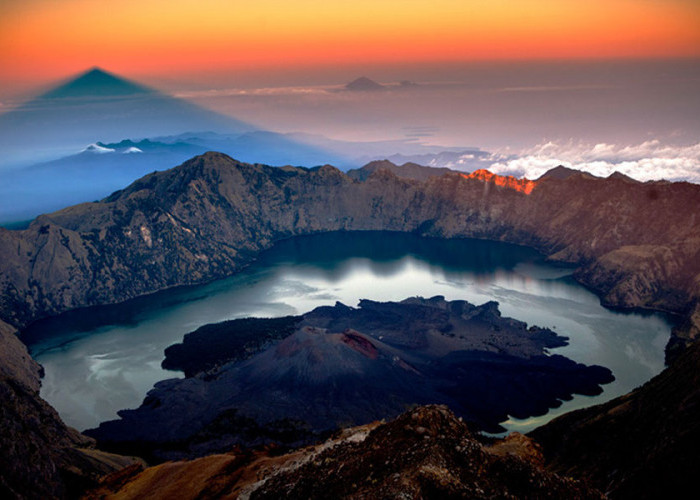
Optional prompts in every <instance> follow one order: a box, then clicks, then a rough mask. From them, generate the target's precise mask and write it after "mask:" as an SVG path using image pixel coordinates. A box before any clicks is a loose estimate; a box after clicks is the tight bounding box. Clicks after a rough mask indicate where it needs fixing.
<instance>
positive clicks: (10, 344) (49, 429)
mask: <svg viewBox="0 0 700 500" xmlns="http://www.w3.org/2000/svg"><path fill="white" fill-rule="evenodd" d="M39 374H40V367H39V365H37V363H36V362H35V361H34V360H32V359H31V357H30V356H29V354H28V353H27V349H26V347H25V346H24V345H23V344H22V343H21V342H20V341H19V339H18V338H17V335H16V331H15V330H14V329H13V328H11V327H10V326H9V325H7V324H6V323H3V322H1V321H0V429H2V432H1V433H0V497H2V498H7V499H13V498H23V499H27V498H36V499H46V498H63V497H74V496H75V495H76V494H78V493H79V492H81V491H83V490H84V489H85V488H88V487H94V486H95V485H96V484H97V480H98V479H99V478H100V477H101V476H103V475H104V474H107V473H110V472H113V471H115V470H117V469H120V468H122V467H125V466H127V465H130V464H133V463H135V462H136V460H134V459H132V458H128V457H121V456H118V455H113V454H110V453H105V452H102V451H99V450H97V449H95V446H94V444H95V443H94V441H93V440H92V439H90V438H88V437H86V436H83V435H81V434H80V433H78V431H76V430H74V429H71V428H68V427H66V426H65V425H64V424H63V422H62V421H61V419H60V417H59V416H58V414H57V413H56V411H55V410H54V409H53V408H51V407H50V406H49V405H48V404H47V403H46V402H44V401H43V400H42V399H41V398H39V394H38V391H39V386H40V380H39Z"/></svg>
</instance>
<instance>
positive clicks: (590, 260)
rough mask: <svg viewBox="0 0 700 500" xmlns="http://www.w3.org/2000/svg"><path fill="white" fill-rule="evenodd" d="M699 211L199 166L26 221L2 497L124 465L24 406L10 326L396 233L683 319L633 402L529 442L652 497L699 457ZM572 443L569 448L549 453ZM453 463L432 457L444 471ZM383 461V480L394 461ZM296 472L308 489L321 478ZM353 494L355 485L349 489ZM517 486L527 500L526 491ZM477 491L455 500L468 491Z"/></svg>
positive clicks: (9, 287)
mask: <svg viewBox="0 0 700 500" xmlns="http://www.w3.org/2000/svg"><path fill="white" fill-rule="evenodd" d="M358 179H364V180H358ZM699 200H700V186H697V185H693V184H688V183H668V182H648V183H639V182H636V181H633V180H631V179H629V178H626V177H624V176H620V175H613V176H611V177H610V178H607V179H599V178H594V177H592V176H590V175H587V174H582V173H576V172H572V171H567V170H566V169H561V168H560V169H555V171H553V172H550V173H548V174H546V175H545V176H543V177H542V178H541V179H538V180H537V181H529V182H524V181H518V180H516V179H512V178H510V179H509V178H502V177H498V176H493V175H491V174H489V173H487V172H483V171H481V172H475V173H474V174H471V175H465V174H460V173H456V172H455V173H447V174H445V175H442V176H438V177H435V176H428V178H427V179H425V180H420V181H419V180H415V179H408V178H403V177H401V176H398V175H396V174H395V173H392V172H390V171H388V170H387V169H382V168H377V169H376V171H374V172H372V173H371V174H370V175H368V176H367V177H366V178H364V176H362V175H360V176H357V177H356V178H355V179H353V178H351V177H349V176H347V175H345V174H343V173H342V172H340V171H338V170H337V169H335V168H333V167H330V166H324V167H320V168H316V169H303V168H292V167H285V168H271V167H266V166H263V165H248V164H243V163H240V162H237V161H235V160H233V159H231V158H229V157H227V156H225V155H222V154H218V153H207V154H205V155H202V156H199V157H196V158H193V159H192V160H190V161H188V162H186V163H184V164H183V165H181V166H179V167H176V168H174V169H171V170H169V171H166V172H157V173H153V174H151V175H148V176H146V177H144V178H142V179H140V180H138V181H136V182H135V183H133V184H132V185H130V186H129V187H127V188H126V189H124V190H122V191H118V192H116V193H114V194H113V195H111V196H110V197H108V198H106V199H105V200H102V201H100V202H96V203H85V204H81V205H77V206H74V207H70V208H67V209H65V210H61V211H59V212H55V213H53V214H48V215H43V216H40V217H38V218H37V219H36V220H35V221H34V222H33V223H32V224H31V225H30V227H29V228H28V229H26V230H23V231H8V230H4V229H0V320H2V323H0V327H2V329H3V331H4V333H3V338H2V342H3V345H2V346H0V347H2V349H0V361H1V362H0V368H1V370H0V375H1V376H2V379H1V384H0V388H1V389H2V391H3V397H2V398H1V399H0V427H1V428H2V429H3V434H2V437H1V439H2V443H0V445H1V446H0V457H1V458H2V467H1V468H0V493H2V496H3V497H9V498H14V497H19V498H27V497H29V498H32V497H36V498H51V497H58V498H60V497H65V496H67V495H71V494H72V493H73V492H74V491H75V490H76V486H75V485H76V484H80V485H81V486H80V487H84V485H85V482H84V481H83V479H80V480H79V481H75V480H74V479H75V478H76V477H79V478H88V482H89V481H93V480H94V478H95V477H96V475H97V474H99V473H101V472H106V471H107V470H111V469H114V468H117V467H118V466H117V463H118V462H119V463H121V464H123V463H127V462H120V461H121V460H123V459H120V458H115V457H112V458H110V459H108V460H107V459H102V458H101V459H100V460H98V461H97V462H99V463H100V464H101V465H99V466H96V461H95V460H93V458H94V457H95V456H97V455H98V454H101V453H102V452H94V453H93V451H88V452H84V451H81V450H84V449H85V448H84V447H85V446H88V450H89V449H90V448H89V446H90V441H88V440H86V438H85V437H84V436H80V435H79V434H77V433H76V432H75V431H73V430H71V429H68V428H66V427H65V425H64V424H63V423H62V422H61V421H60V419H59V418H58V416H57V415H56V413H55V412H54V411H53V410H52V409H51V408H50V407H48V405H46V403H44V402H43V401H42V400H41V399H40V398H39V397H38V393H37V390H36V388H37V387H38V379H37V378H36V373H37V370H38V368H37V367H36V365H35V364H33V363H32V362H31V360H30V359H28V357H27V355H26V351H23V350H22V346H20V345H19V344H18V343H17V342H16V338H14V337H13V335H15V330H14V329H15V328H23V327H25V326H27V325H28V324H30V323H31V322H33V321H35V320H37V319H39V318H42V317H47V316H51V315H55V314H58V313H61V312H63V311H67V310H70V309H75V308H79V307H84V306H90V305H98V304H111V303H116V302H120V301H123V300H126V299H129V298H132V297H136V296H139V295H143V294H145V293H150V292H154V291H157V290H161V289H164V288H168V287H172V286H177V285H186V284H194V283H202V282H205V281H209V280H213V279H216V278H219V277H223V276H226V275H229V274H231V273H233V272H235V271H236V270H238V269H240V268H241V267H242V266H245V265H246V264H248V263H249V262H251V261H252V259H254V258H255V256H256V255H257V254H258V253H259V252H260V251H261V250H263V249H266V248H269V247H270V246H271V245H272V244H274V242H276V241H279V240H280V239H283V238H287V237H291V236H296V235H302V234H310V233H314V232H322V231H338V230H347V231H352V230H393V231H405V232H414V233H417V234H421V235H428V236H435V237H443V238H457V237H474V238H484V239H491V240H498V241H508V242H512V243H518V244H522V245H527V246H530V247H533V248H536V249H538V250H539V251H541V252H542V253H544V254H545V255H547V256H548V257H549V258H550V259H552V260H557V261H564V262H569V263H573V264H575V265H576V266H577V271H576V273H575V277H576V279H578V280H579V281H580V282H581V283H583V284H585V285H587V286H588V287H590V288H591V289H592V290H594V291H595V292H596V293H597V294H598V295H599V296H600V297H601V300H602V301H603V303H604V304H606V305H608V306H616V307H639V308H648V309H654V310H663V311H668V312H672V313H675V314H678V315H680V318H681V321H680V322H679V326H678V327H677V328H675V329H674V332H673V338H672V339H671V342H670V343H669V346H668V349H667V355H668V356H667V359H668V360H669V362H671V366H670V368H669V369H668V370H666V371H665V372H663V373H662V374H661V375H659V377H657V378H655V379H654V380H653V381H652V382H650V383H649V384H647V385H645V386H644V387H642V388H641V389H639V390H637V391H635V392H634V393H632V394H631V395H628V396H625V397H623V398H620V399H618V400H615V401H612V402H610V403H608V404H607V406H606V405H603V406H599V407H595V408H591V409H588V410H584V412H585V413H575V414H572V415H570V416H565V417H563V419H562V420H557V421H556V422H554V423H552V424H550V426H548V427H546V428H545V429H542V433H538V434H537V435H536V436H537V437H538V438H539V439H542V441H543V442H544V443H545V453H546V456H547V458H548V459H549V460H550V463H551V467H553V468H554V470H562V471H568V470H571V471H572V472H575V473H578V474H580V475H581V476H582V477H590V478H591V479H592V480H593V481H595V482H596V485H598V487H600V488H601V489H602V490H603V491H609V492H610V494H611V496H619V497H621V498H624V497H625V496H626V495H627V494H628V493H629V492H637V491H639V492H641V493H640V495H641V496H647V497H648V496H652V494H653V493H654V490H652V489H649V488H645V485H646V484H648V481H650V480H654V481H656V482H657V483H658V484H661V485H672V484H675V483H676V482H678V477H679V471H680V472H681V473H682V474H685V476H684V477H685V478H688V477H692V474H693V467H694V466H695V465H696V464H697V463H698V462H699V461H700V458H699V457H698V452H697V449H698V448H697V447H696V446H692V445H691V446H688V443H689V442H691V443H692V442H697V441H698V431H697V422H699V421H700V416H699V413H700V412H698V404H697V402H696V399H697V398H696V397H695V396H694V395H696V394H697V388H698V386H699V385H700V382H699V381H698V379H697V374H698V372H699V371H700V370H698V361H697V359H695V358H692V356H693V354H692V353H693V352H696V351H688V352H690V353H691V354H683V353H684V351H685V350H686V346H687V345H689V344H691V343H692V342H693V341H694V340H695V339H696V338H697V337H698V335H700V304H699V302H698V299H699V298H700V224H699V223H698V221H700V201H699ZM7 332H9V333H7ZM8 335H11V336H8ZM688 356H691V357H690V358H689V357H688ZM675 360H677V361H675ZM659 380H661V381H662V383H660V382H658V381H659ZM677 388H681V389H680V390H677ZM683 391H686V392H683ZM667 395H668V396H669V397H671V398H672V399H671V400H669V403H668V405H666V406H663V407H662V409H661V411H660V412H659V413H658V414H656V413H654V412H653V411H651V408H653V406H654V405H655V404H657V403H658V402H659V401H666V399H664V398H663V396H667ZM625 398H628V399H625ZM644 415H656V416H657V417H658V419H659V420H658V421H659V422H662V424H663V425H657V426H656V427H654V428H653V429H652V428H649V427H644V425H646V424H643V422H642V421H641V420H639V419H640V418H643V416H644ZM677 416H678V417H679V418H678V422H680V423H678V424H677V423H676V417H677ZM621 423H622V424H621ZM626 424H628V425H626ZM638 425H641V427H637V426H638ZM422 427H426V426H422ZM448 427H449V425H448ZM546 429H549V431H547V430H546ZM639 429H649V432H642V433H640V431H639ZM569 432H571V434H570V436H571V437H570V438H569V439H565V440H562V437H563V436H565V435H568V433H569ZM438 435H439V433H438ZM611 436H613V438H610V437H611ZM428 441H429V440H428ZM563 443H565V444H563ZM460 446H461V445H460ZM348 449H349V448H348ZM625 450H629V456H638V457H649V459H648V460H644V461H643V462H644V466H643V467H642V466H640V465H639V464H638V461H630V460H629V459H626V458H625V457H624V456H623V454H624V452H625ZM374 451H375V452H376V450H374ZM76 453H77V454H76ZM450 453H451V452H448V451H447V449H445V450H442V449H440V450H439V452H437V451H436V455H445V456H446V457H448V458H449V457H452V455H451V454H450ZM85 457H92V458H91V459H90V460H87V459H86V458H85ZM399 457H400V455H397V457H396V460H399ZM579 457H581V460H580V461H579ZM665 457H683V458H684V460H683V461H682V463H681V464H679V465H678V466H677V467H673V468H672V467H669V466H668V464H676V463H677V462H673V461H671V460H666V459H665ZM201 460H207V458H204V459H201ZM209 460H214V461H215V458H210V459H209ZM401 460H404V458H401ZM436 460H437V458H436ZM449 460H452V458H449ZM110 461H111V465H109V466H108V467H107V468H105V466H104V464H106V463H110ZM390 463H391V464H393V465H395V466H396V467H397V468H398V467H400V464H401V463H404V462H401V463H399V462H395V463H393V462H390ZM489 463H491V462H489ZM440 464H442V462H430V463H428V464H427V468H426V469H425V470H423V469H421V470H423V472H420V473H415V474H412V475H411V474H410V473H408V472H407V475H408V476H410V477H414V478H417V479H416V483H415V484H417V483H420V484H428V487H432V486H430V484H435V482H433V483H431V482H430V480H424V479H422V478H423V477H425V475H426V474H427V475H428V476H430V474H431V472H430V471H435V470H438V469H439V467H441V465H440ZM453 464H457V465H459V466H460V467H465V469H464V472H463V473H464V474H466V476H462V475H460V474H462V472H459V471H455V472H454V474H452V473H450V474H449V475H447V474H444V475H443V474H442V473H441V472H440V473H439V474H438V473H435V474H433V477H436V478H438V479H436V481H437V483H440V484H443V481H442V479H441V478H446V479H445V481H446V483H445V484H448V483H449V484H453V483H454V484H466V483H468V482H469V481H471V480H473V481H476V482H474V483H473V484H474V485H480V484H481V483H480V481H481V479H479V478H480V477H482V476H473V475H469V474H471V473H470V472H469V471H473V469H472V468H469V467H471V466H470V465H468V464H465V463H463V462H459V461H457V462H450V465H453ZM166 466H167V464H164V465H163V466H161V467H166ZM313 466H314V467H321V466H323V464H316V462H313ZM232 467H233V466H232ZM309 467H311V465H309ZM436 467H437V468H438V469H436ZM234 468H235V467H234ZM149 470H152V469H149ZM158 470H164V469H158ZM165 470H167V467H166V469H165ZM226 470H230V469H226ZM308 470H309V471H310V472H312V473H318V474H320V473H321V472H326V471H327V470H330V469H322V468H319V469H316V470H314V469H308ZM397 470H399V469H397ZM401 470H408V469H401ZM440 470H441V469H440ZM450 470H451V469H450ZM460 470H461V469H460ZM479 470H480V471H481V472H488V474H490V475H494V477H498V478H499V481H505V479H504V478H503V477H501V476H498V475H496V474H497V470H498V466H494V467H488V468H486V469H481V468H480V469H479ZM505 470H506V473H509V471H510V469H505ZM426 471H427V472H426ZM144 474H147V471H146V472H144ZM392 474H393V473H392ZM205 476H206V475H205ZM205 476H202V477H205ZM354 477H357V476H356V475H350V476H348V479H349V480H351V479H352V478H354ZM382 477H383V478H384V479H383V481H384V480H385V479H386V478H385V477H384V476H382ZM386 477H391V476H386ZM452 477H456V478H457V479H455V481H456V482H453V481H452V479H451V478H452ZM517 477H521V478H522V477H523V476H522V475H520V476H518V475H514V476H513V478H517ZM470 478H471V479H470ZM620 478H622V479H620ZM650 478H653V479H650ZM514 480H516V481H520V480H517V479H514ZM426 481H427V482H426ZM523 481H524V480H523ZM211 484H215V482H213V483H211ZM270 484H271V485H274V484H277V483H275V482H274V481H272V482H270ZM284 484H285V485H289V484H290V483H289V482H287V483H284ZM300 484H302V485H303V484H305V483H300ZM353 484H355V485H359V484H360V483H358V482H354V483H351V484H350V486H349V487H351V486H352V485H353ZM382 484H389V483H382ZM470 484H472V483H470ZM518 484H520V485H521V486H522V485H527V486H522V488H534V487H535V486H533V484H531V483H529V482H527V481H525V482H522V481H521V482H519V483H518ZM542 484H546V482H544V480H543V483H542ZM610 485H612V486H610ZM284 487H285V488H287V486H284ZM330 487H331V486H330V483H329V488H330ZM338 487H340V486H338ZM460 487H461V486H460ZM476 487H477V486H469V487H468V488H471V489H468V490H464V491H467V492H474V491H476V492H477V493H478V491H477V490H476V489H474V488H476ZM478 487H479V488H481V486H478ZM494 487H495V486H494ZM280 488H282V486H280ZM300 488H302V486H300ZM78 489H79V488H78ZM481 489H482V490H483V491H496V490H486V489H484V488H481ZM183 491H184V490H183ZM212 491H214V490H212ZM261 491H264V490H261ZM276 491H278V492H279V491H283V490H281V489H280V490H276ZM284 491H287V490H284ZM299 491H300V495H304V494H306V493H307V492H308V491H307V490H304V489H300V490H299ZM309 491H310V490H309ZM329 491H330V490H329ZM414 491H417V490H414ZM426 491H428V490H426ZM437 491H444V490H437ZM450 491H451V490H450ZM455 491H462V490H455ZM513 491H518V492H522V491H523V490H522V489H515V490H513ZM525 491H529V490H525ZM551 491H554V492H555V493H554V494H558V493H557V492H559V491H560V490H556V489H552V490H551ZM289 492H290V493H292V491H291V490H290V491H289ZM457 494H458V495H459V494H461V493H457ZM468 494H469V495H471V494H472V493H468ZM504 495H505V493H504ZM542 495H543V496H544V495H545V494H544V493H543V494H542ZM581 495H583V494H581ZM581 495H578V494H569V493H566V494H562V495H559V496H573V497H577V496H581ZM518 496H520V495H519V493H518Z"/></svg>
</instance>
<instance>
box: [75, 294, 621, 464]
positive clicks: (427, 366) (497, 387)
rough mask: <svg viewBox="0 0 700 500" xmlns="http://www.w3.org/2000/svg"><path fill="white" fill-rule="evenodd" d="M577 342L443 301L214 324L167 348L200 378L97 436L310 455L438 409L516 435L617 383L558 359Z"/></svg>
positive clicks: (117, 445)
mask: <svg viewBox="0 0 700 500" xmlns="http://www.w3.org/2000/svg"><path fill="white" fill-rule="evenodd" d="M494 332H498V334H497V335H496V334H494ZM566 344H567V342H566V338H564V337H561V336H559V335H557V334H555V333H554V332H553V331H551V330H547V329H543V328H538V327H535V326H531V327H529V328H528V326H527V325H526V324H525V323H523V322H521V321H518V320H515V319H512V318H504V317H502V316H501V314H500V311H499V310H498V304H497V303H495V302H488V303H486V304H483V305H481V306H475V305H472V304H470V303H468V302H466V301H461V300H456V301H446V300H445V299H444V297H439V296H438V297H433V298H430V299H423V298H420V297H415V298H410V299H406V300H403V301H401V302H375V301H370V300H361V301H360V304H359V307H357V308H353V307H348V306H346V305H344V304H340V303H336V305H335V306H333V307H330V306H324V307H318V308H316V309H314V310H313V311H310V312H308V313H306V314H304V315H302V316H301V317H287V318H276V319H255V318H247V319H243V320H234V321H229V322H225V323H221V324H218V325H207V326H205V327H203V328H201V329H199V330H198V331H196V332H193V333H191V334H188V335H187V336H186V337H185V340H184V342H183V343H182V344H176V345H174V346H171V347H169V348H168V349H167V350H166V359H165V361H164V362H163V365H164V367H167V368H169V369H173V368H174V369H179V368H187V369H188V373H187V378H185V379H172V380H166V381H161V382H159V383H158V384H157V386H156V387H155V388H153V389H152V390H151V391H149V393H148V397H147V398H146V400H145V401H144V403H143V404H142V405H141V407H139V408H137V409H135V410H122V411H120V412H119V416H120V417H121V419H120V420H113V421H109V422H103V423H102V424H100V426H99V428H97V429H92V430H89V431H86V434H87V435H89V436H91V437H94V438H96V439H97V440H98V442H99V443H100V445H101V446H102V447H104V448H105V449H109V450H116V451H120V452H125V451H126V452H127V453H137V452H138V453H139V454H143V453H147V456H149V457H155V458H156V459H161V460H162V459H164V458H167V459H173V458H182V457H183V456H184V457H186V456H192V455H195V456H197V455H203V454H209V453H215V452H221V451H225V450H227V449H229V448H230V447H231V446H232V445H233V444H238V445H244V446H253V445H260V444H263V443H269V442H273V443H278V444H284V445H287V446H289V445H298V444H300V443H305V442H309V441H315V440H318V438H319V437H321V436H323V435H325V434H328V433H329V432H331V431H336V430H338V429H339V428H342V427H343V426H348V425H359V424H363V423H367V422H371V421H373V420H379V419H382V418H391V417H395V416H397V415H398V414H400V413H401V412H402V411H404V409H405V408H409V407H411V406H414V405H417V404H426V403H431V402H432V403H443V404H448V405H449V406H450V408H452V410H453V411H455V412H456V413H457V414H458V415H459V416H461V417H463V418H465V419H466V420H467V421H469V422H473V423H474V425H475V426H478V428H479V429H484V430H487V431H489V432H503V431H504V430H505V429H503V428H502V427H501V426H500V425H499V422H502V421H504V420H506V419H507V418H508V415H512V416H515V417H517V418H528V417H531V416H535V415H541V414H544V413H546V412H547V410H548V409H549V408H552V407H555V406H557V405H558V404H559V400H560V399H570V398H571V396H572V394H573V393H577V394H586V395H596V394H600V393H601V392H602V388H601V387H600V386H599V384H604V383H608V382H611V381H612V380H614V377H613V376H612V374H611V372H610V370H608V369H606V368H603V367H600V366H584V365H581V364H577V363H575V362H573V361H571V360H570V359H567V358H565V357H563V356H559V355H552V356H549V355H547V354H546V349H548V348H553V347H561V346H563V345H566Z"/></svg>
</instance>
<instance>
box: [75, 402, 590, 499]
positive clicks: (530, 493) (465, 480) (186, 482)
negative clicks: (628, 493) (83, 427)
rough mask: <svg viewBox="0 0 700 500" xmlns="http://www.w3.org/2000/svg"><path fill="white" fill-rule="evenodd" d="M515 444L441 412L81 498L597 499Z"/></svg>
mask: <svg viewBox="0 0 700 500" xmlns="http://www.w3.org/2000/svg"><path fill="white" fill-rule="evenodd" d="M541 464H542V457H541V454H540V453H539V451H538V448H537V446H536V445H535V444H533V443H532V442H531V441H530V440H528V439H527V438H525V437H523V436H513V437H511V438H510V439H508V440H506V441H504V442H499V443H498V444H495V445H493V446H486V445H484V444H482V443H480V442H479V441H477V440H476V439H475V437H474V435H473V434H471V432H470V431H469V429H468V428H467V426H466V425H465V424H464V423H463V422H462V421H461V420H459V419H457V418H456V417H455V416H454V414H452V413H451V412H450V411H449V410H448V409H447V408H446V407H444V406H426V407H419V408H417V409H414V410H412V411H410V412H407V413H405V414H404V415H401V416H400V417H399V418H397V419H396V420H394V421H392V422H389V423H386V424H378V423H375V424H371V425H365V426H362V427H357V428H351V429H346V430H344V431H343V432H342V433H341V434H340V435H338V436H336V437H334V438H332V439H330V440H328V441H326V442H324V443H322V444H320V445H316V446H312V447H309V448H304V449H301V450H297V451H295V452H292V453H290V454H286V455H281V456H275V455H274V454H271V453H257V454H251V453H244V452H237V453H236V452H234V453H230V454H223V455H211V456H209V457H204V458H200V459H197V460H193V461H189V462H168V463H164V464H161V465H158V466H156V467H151V468H148V469H145V470H140V469H138V468H136V467H135V468H132V469H130V470H125V471H123V472H122V473H119V474H113V475H111V476H109V477H107V478H105V480H104V481H103V484H102V485H101V487H100V488H99V489H97V490H94V491H92V492H91V493H90V494H89V495H87V497H86V498H91V499H98V498H100V499H130V498H152V499H160V498H162V499H165V498H174V497H177V498H181V499H183V500H185V499H190V498H191V499H194V498H246V499H247V498H251V499H255V498H261V499H262V498H304V499H308V498H581V499H584V498H602V495H601V494H600V493H598V492H597V491H595V490H593V489H591V488H589V487H587V486H586V485H585V484H583V483H581V482H578V481H574V480H572V479H568V478H563V477H560V476H557V475H555V474H552V473H550V472H546V471H545V470H543V469H542V466H541Z"/></svg>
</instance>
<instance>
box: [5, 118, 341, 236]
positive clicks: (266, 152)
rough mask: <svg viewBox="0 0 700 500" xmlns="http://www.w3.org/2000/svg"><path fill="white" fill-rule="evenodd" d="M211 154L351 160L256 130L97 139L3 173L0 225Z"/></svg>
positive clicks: (281, 161)
mask: <svg viewBox="0 0 700 500" xmlns="http://www.w3.org/2000/svg"><path fill="white" fill-rule="evenodd" d="M210 150H218V151H227V152H230V153H232V154H233V153H235V154H236V155H237V156H238V157H240V158H242V159H243V160H244V161H256V160H258V161H263V162H265V163H267V164H271V165H287V164H290V163H293V162H298V163H300V164H302V165H311V166H313V165H319V164H324V163H327V162H328V161H334V162H338V163H339V164H340V165H347V164H348V162H350V161H351V160H349V159H348V158H346V157H344V156H343V155H342V154H339V153H336V152H334V151H332V150H329V149H324V148H322V147H319V146H315V145H309V144H304V143H303V142H300V141H297V140H295V139H294V138H292V137H290V136H289V135H287V134H280V133H276V132H266V131H260V130H257V131H251V132H244V133H240V134H216V133H213V132H209V133H185V134H179V135H176V136H165V137H158V138H152V139H141V140H131V139H124V140H121V141H118V142H101V141H97V142H95V143H92V144H89V145H87V147H84V148H82V151H80V152H79V153H78V154H74V155H70V156H66V157H64V158H60V159H57V160H52V161H48V162H42V163H39V164H35V165H31V166H27V167H24V168H21V169H14V170H11V171H9V172H4V173H3V174H2V180H3V182H2V183H0V224H3V223H7V222H14V221H18V220H29V219H32V218H34V217H36V216H37V215H39V214H41V213H47V212H51V211H54V210H58V209H59V208H62V207H65V206H68V205H72V204H76V203H81V202H85V201H93V200H96V199H101V198H104V197H105V196H108V195H109V194H111V193H113V192H114V191H116V190H118V189H119V188H122V187H124V186H126V185H128V184H130V183H131V182H133V181H134V180H136V179H138V178H139V177H143V176H144V175H146V174H148V173H150V172H153V171H156V170H166V169H168V168H170V167H172V166H173V165H176V164H179V163H182V162H183V161H185V160H187V159H188V158H191V157H192V156H194V155H197V154H202V153H204V152H206V151H210Z"/></svg>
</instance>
